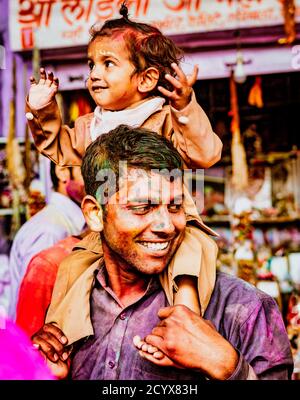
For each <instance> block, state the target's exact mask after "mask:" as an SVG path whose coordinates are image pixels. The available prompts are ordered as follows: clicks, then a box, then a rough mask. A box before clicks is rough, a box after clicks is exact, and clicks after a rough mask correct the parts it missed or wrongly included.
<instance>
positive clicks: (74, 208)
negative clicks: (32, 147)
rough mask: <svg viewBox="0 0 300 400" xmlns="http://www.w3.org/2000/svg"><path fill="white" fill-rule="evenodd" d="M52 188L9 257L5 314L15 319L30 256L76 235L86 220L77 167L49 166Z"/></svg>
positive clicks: (79, 172) (20, 232)
mask: <svg viewBox="0 0 300 400" xmlns="http://www.w3.org/2000/svg"><path fill="white" fill-rule="evenodd" d="M50 175H51V180H52V185H53V193H51V197H50V201H49V204H48V205H47V206H45V207H44V208H43V209H42V210H41V211H39V212H38V213H37V214H35V215H34V216H33V217H32V218H30V219H29V220H28V221H27V222H26V223H25V224H24V225H22V227H21V228H20V230H19V231H18V232H17V234H16V236H15V238H14V241H13V244H12V248H11V251H10V256H9V271H10V287H9V291H10V294H9V309H8V315H9V317H10V318H11V319H13V320H15V317H16V305H17V299H18V293H19V287H20V284H21V281H22V279H23V277H24V275H25V273H26V270H27V267H28V264H29V262H30V260H31V259H32V257H33V256H34V255H36V254H37V253H39V252H40V251H42V250H44V249H46V248H48V247H50V246H53V245H54V244H55V243H57V242H58V241H59V240H62V239H64V238H66V237H67V236H70V235H79V234H80V233H81V232H82V230H83V228H84V226H85V220H84V217H83V214H82V212H81V209H80V203H81V199H82V198H83V194H84V187H83V181H82V177H81V171H80V167H60V166H58V165H55V164H54V163H51V166H50Z"/></svg>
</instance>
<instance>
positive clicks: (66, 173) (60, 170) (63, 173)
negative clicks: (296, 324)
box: [55, 165, 70, 183]
mask: <svg viewBox="0 0 300 400" xmlns="http://www.w3.org/2000/svg"><path fill="white" fill-rule="evenodd" d="M55 175H56V176H57V179H58V180H59V181H60V182H62V183H66V182H68V180H69V179H70V169H69V168H68V167H61V166H60V165H55Z"/></svg>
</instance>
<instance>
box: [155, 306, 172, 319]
mask: <svg viewBox="0 0 300 400" xmlns="http://www.w3.org/2000/svg"><path fill="white" fill-rule="evenodd" d="M174 309H175V307H174V306H172V307H164V308H161V309H160V310H159V311H158V313H157V315H158V318H160V319H163V318H167V317H168V316H169V315H171V314H172V313H173V311H174Z"/></svg>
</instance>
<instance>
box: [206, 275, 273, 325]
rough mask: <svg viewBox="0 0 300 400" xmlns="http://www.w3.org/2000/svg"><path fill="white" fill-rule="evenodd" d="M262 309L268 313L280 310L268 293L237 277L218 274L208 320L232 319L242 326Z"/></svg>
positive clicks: (208, 311)
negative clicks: (212, 318) (214, 318)
mask: <svg viewBox="0 0 300 400" xmlns="http://www.w3.org/2000/svg"><path fill="white" fill-rule="evenodd" d="M262 308H265V310H266V311H267V310H268V309H269V310H270V309H274V308H276V309H277V310H278V307H277V305H276V302H275V300H274V299H273V298H272V297H271V296H269V295H268V294H267V293H264V292H262V291H261V290H259V289H257V288H256V287H255V286H253V285H252V284H250V283H248V282H246V281H244V280H242V279H240V278H237V277H236V276H232V275H229V274H226V273H224V272H217V275H216V283H215V288H214V291H213V293H212V296H211V299H210V302H209V305H208V308H207V313H206V314H207V315H208V318H210V317H211V316H212V315H219V318H221V319H223V318H226V319H227V320H228V319H232V320H234V321H235V322H239V323H241V324H242V323H243V322H245V321H246V320H247V319H248V318H249V316H250V315H251V314H253V313H256V312H259V310H261V309H262ZM276 312H277V311H276ZM278 312H279V310H278Z"/></svg>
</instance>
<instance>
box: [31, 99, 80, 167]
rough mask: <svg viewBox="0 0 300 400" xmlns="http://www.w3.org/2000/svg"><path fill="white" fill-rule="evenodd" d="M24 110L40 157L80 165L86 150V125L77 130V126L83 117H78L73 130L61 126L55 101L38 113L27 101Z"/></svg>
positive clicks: (64, 164) (62, 164) (60, 163)
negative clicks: (43, 156) (41, 155)
mask: <svg viewBox="0 0 300 400" xmlns="http://www.w3.org/2000/svg"><path fill="white" fill-rule="evenodd" d="M25 111H26V118H27V121H28V125H29V128H30V130H31V133H32V136H33V140H34V143H35V145H36V147H37V149H38V151H39V152H40V153H41V154H43V155H45V156H46V157H48V158H50V160H52V161H53V162H55V163H56V164H58V165H61V166H76V165H81V161H82V156H83V154H84V152H85V147H86V146H85V145H86V138H85V135H86V129H84V126H81V128H82V129H78V125H79V126H80V121H79V120H80V118H81V119H82V118H84V117H79V118H78V120H77V121H76V122H75V128H74V129H71V128H70V127H68V126H67V125H62V120H61V115H60V111H59V108H58V105H57V102H56V100H52V101H51V102H50V103H48V104H47V105H46V106H44V107H43V108H41V109H38V110H35V109H33V108H31V107H30V105H29V103H28V101H27V100H26V108H25ZM82 122H83V121H81V125H83V124H82ZM76 128H77V129H76Z"/></svg>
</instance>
